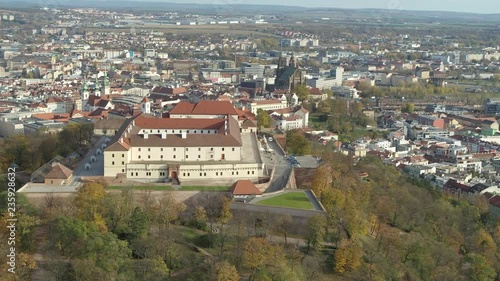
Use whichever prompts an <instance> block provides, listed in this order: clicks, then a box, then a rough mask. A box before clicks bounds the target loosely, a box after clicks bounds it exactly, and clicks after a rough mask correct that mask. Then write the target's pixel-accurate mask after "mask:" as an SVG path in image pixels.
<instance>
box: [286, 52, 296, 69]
mask: <svg viewBox="0 0 500 281" xmlns="http://www.w3.org/2000/svg"><path fill="white" fill-rule="evenodd" d="M288 66H292V67H297V59H296V58H295V55H294V54H293V53H292V57H291V58H290V62H289V64H288Z"/></svg>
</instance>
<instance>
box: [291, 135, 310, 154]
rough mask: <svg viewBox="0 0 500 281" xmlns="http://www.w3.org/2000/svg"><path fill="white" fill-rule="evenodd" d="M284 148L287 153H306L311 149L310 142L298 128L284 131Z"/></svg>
mask: <svg viewBox="0 0 500 281" xmlns="http://www.w3.org/2000/svg"><path fill="white" fill-rule="evenodd" d="M286 149H287V151H288V153H289V154H294V155H306V154H308V153H309V152H310V150H311V144H310V143H309V141H308V140H307V139H306V137H305V136H304V134H302V133H301V132H300V130H297V129H296V130H290V131H287V132H286Z"/></svg>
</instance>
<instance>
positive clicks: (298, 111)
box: [268, 106, 309, 131]
mask: <svg viewBox="0 0 500 281" xmlns="http://www.w3.org/2000/svg"><path fill="white" fill-rule="evenodd" d="M268 113H269V115H270V116H271V118H272V127H273V128H276V129H279V130H281V131H289V130H293V129H305V128H307V127H308V126H309V111H308V110H307V109H305V108H304V107H302V106H296V107H289V108H283V109H278V110H270V111H268Z"/></svg>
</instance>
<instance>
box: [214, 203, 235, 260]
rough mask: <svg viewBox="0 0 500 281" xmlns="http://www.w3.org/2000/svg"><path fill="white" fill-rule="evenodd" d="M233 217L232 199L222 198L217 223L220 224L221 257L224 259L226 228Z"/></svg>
mask: <svg viewBox="0 0 500 281" xmlns="http://www.w3.org/2000/svg"><path fill="white" fill-rule="evenodd" d="M232 217H233V215H232V214H231V199H229V198H228V197H223V198H222V206H221V209H220V214H219V217H218V219H217V222H218V223H219V224H220V230H219V235H220V241H219V243H220V252H219V257H222V254H223V253H224V245H225V242H226V236H225V233H224V226H225V225H226V224H227V223H228V222H229V220H230V219H231V218H232Z"/></svg>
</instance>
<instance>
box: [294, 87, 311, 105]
mask: <svg viewBox="0 0 500 281" xmlns="http://www.w3.org/2000/svg"><path fill="white" fill-rule="evenodd" d="M293 91H294V92H295V94H296V95H297V97H298V99H299V102H304V101H306V100H307V99H308V98H309V89H308V88H307V86H306V85H303V84H300V85H297V86H296V87H295V88H294V89H293Z"/></svg>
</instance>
